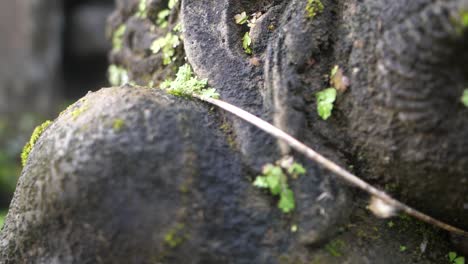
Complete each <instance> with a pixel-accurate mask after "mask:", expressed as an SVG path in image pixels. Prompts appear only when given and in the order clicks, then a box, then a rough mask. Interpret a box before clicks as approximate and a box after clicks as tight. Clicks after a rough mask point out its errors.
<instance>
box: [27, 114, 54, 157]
mask: <svg viewBox="0 0 468 264" xmlns="http://www.w3.org/2000/svg"><path fill="white" fill-rule="evenodd" d="M50 124H52V122H51V121H50V120H47V121H45V122H44V123H42V124H41V125H39V126H37V127H36V128H35V129H34V132H33V133H32V135H31V138H30V139H29V141H28V142H27V143H26V145H25V146H24V148H23V152H21V163H22V164H23V166H24V165H26V161H28V157H29V153H31V150H32V148H33V147H34V145H35V144H36V142H37V140H38V139H39V137H40V136H41V135H42V133H43V132H44V130H46V128H48V127H49V126H50Z"/></svg>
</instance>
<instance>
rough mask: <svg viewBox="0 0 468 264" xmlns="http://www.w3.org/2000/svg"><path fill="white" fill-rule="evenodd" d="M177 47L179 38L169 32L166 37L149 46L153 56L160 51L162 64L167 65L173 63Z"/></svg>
mask: <svg viewBox="0 0 468 264" xmlns="http://www.w3.org/2000/svg"><path fill="white" fill-rule="evenodd" d="M179 45H180V39H179V36H178V35H175V34H172V33H171V32H169V33H167V34H166V36H164V37H161V38H158V39H156V40H155V41H153V44H151V51H152V52H153V53H154V54H157V53H159V52H160V51H162V55H163V64H164V65H169V64H170V63H171V62H173V61H174V59H175V57H174V55H175V48H177V47H178V46H179Z"/></svg>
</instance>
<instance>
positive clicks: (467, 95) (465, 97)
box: [461, 89, 468, 107]
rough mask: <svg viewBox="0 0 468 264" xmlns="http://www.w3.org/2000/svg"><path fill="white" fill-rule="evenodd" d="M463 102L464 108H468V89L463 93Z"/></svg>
mask: <svg viewBox="0 0 468 264" xmlns="http://www.w3.org/2000/svg"><path fill="white" fill-rule="evenodd" d="M461 102H462V104H463V105H464V106H466V107H468V89H465V91H463V95H462V97H461Z"/></svg>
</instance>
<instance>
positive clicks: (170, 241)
mask: <svg viewBox="0 0 468 264" xmlns="http://www.w3.org/2000/svg"><path fill="white" fill-rule="evenodd" d="M184 229H185V225H184V224H177V225H176V226H174V227H173V228H171V229H170V230H169V231H168V232H167V233H166V234H165V235H164V244H166V245H167V246H169V247H171V248H175V247H177V246H179V245H180V244H182V243H183V242H184V241H185V240H187V236H186V235H185V234H183V231H184Z"/></svg>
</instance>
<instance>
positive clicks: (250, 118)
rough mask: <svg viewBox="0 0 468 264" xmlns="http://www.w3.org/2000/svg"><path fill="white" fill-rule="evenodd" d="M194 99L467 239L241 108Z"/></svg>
mask: <svg viewBox="0 0 468 264" xmlns="http://www.w3.org/2000/svg"><path fill="white" fill-rule="evenodd" d="M193 96H194V97H196V98H198V99H200V100H202V101H205V102H207V103H210V104H213V105H216V106H218V107H220V108H222V109H224V110H225V111H228V112H230V113H232V114H234V115H236V116H237V117H240V118H241V119H243V120H245V121H247V122H249V123H251V124H253V125H255V126H257V127H258V128H260V129H262V130H263V131H265V132H267V133H268V134H270V135H272V136H274V137H276V138H277V139H280V140H283V141H285V142H286V143H287V144H288V145H289V146H291V147H292V148H293V149H295V150H296V151H298V152H300V153H302V154H304V155H305V156H306V157H307V158H309V159H311V160H313V161H315V162H317V163H318V164H320V165H321V166H322V167H324V168H326V169H328V170H330V171H331V172H333V173H335V174H336V175H337V176H339V177H340V178H342V179H343V180H345V181H346V182H347V183H349V184H351V185H354V186H356V187H358V188H360V189H361V190H363V191H365V192H367V193H369V194H370V195H372V196H373V197H376V198H378V199H380V200H382V201H383V202H384V203H385V204H387V205H389V206H392V207H393V208H395V209H396V210H397V211H402V212H404V213H406V214H408V215H410V216H413V217H414V218H417V219H419V220H421V221H423V222H426V223H429V224H432V225H434V226H437V227H439V228H442V229H444V230H447V231H449V232H451V233H454V234H458V235H462V236H466V237H468V232H467V231H464V230H462V229H460V228H457V227H454V226H452V225H449V224H447V223H444V222H442V221H440V220H437V219H435V218H433V217H431V216H429V215H426V214H424V213H422V212H420V211H418V210H416V209H413V208H411V207H410V206H408V205H406V204H404V203H402V202H400V201H398V200H396V199H394V198H392V197H391V196H390V195H388V194H386V193H385V192H383V191H381V190H379V189H377V188H375V187H373V186H372V185H370V184H369V183H367V182H365V181H363V180H362V179H360V178H359V177H357V176H356V175H354V174H352V173H350V172H349V171H347V170H345V169H343V168H342V167H340V166H339V165H337V164H336V163H334V162H333V161H331V160H329V159H327V158H325V157H324V156H322V155H320V154H319V153H317V152H316V151H314V150H313V149H311V148H309V147H308V146H306V145H305V144H303V143H302V142H300V141H299V140H297V139H295V138H294V137H292V136H291V135H289V134H287V133H286V132H284V131H283V130H281V129H279V128H277V127H275V126H273V125H272V124H270V123H268V122H266V121H264V120H262V119H260V118H258V117H256V116H254V115H252V114H251V113H249V112H247V111H245V110H242V109H241V108H238V107H236V106H234V105H231V104H229V103H227V102H224V101H221V100H218V99H213V98H206V97H203V96H199V95H196V94H194V95H193Z"/></svg>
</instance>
